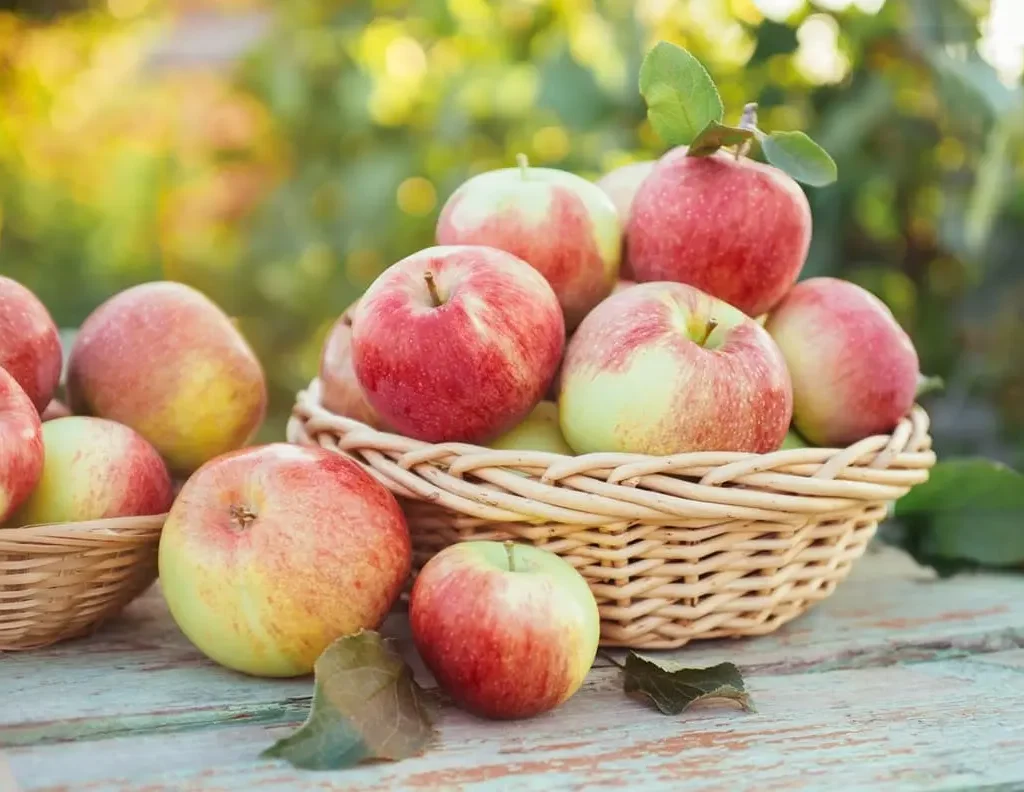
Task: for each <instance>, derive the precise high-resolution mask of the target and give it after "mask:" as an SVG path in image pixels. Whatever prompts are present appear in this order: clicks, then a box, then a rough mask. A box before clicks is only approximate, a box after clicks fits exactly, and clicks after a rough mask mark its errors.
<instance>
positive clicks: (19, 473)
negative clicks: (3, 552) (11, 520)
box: [0, 368, 43, 524]
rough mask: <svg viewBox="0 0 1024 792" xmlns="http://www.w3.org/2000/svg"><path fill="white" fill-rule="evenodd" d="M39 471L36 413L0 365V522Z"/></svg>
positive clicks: (23, 496)
mask: <svg viewBox="0 0 1024 792" xmlns="http://www.w3.org/2000/svg"><path fill="white" fill-rule="evenodd" d="M42 472H43V434H42V426H41V424H40V421H39V413H38V412H36V407H35V405H34V404H33V403H32V400H31V399H30V398H29V397H28V394H26V393H25V391H24V390H22V387H21V386H20V385H19V384H18V382H17V380H15V379H14V377H13V376H12V375H11V374H10V373H8V372H7V371H6V370H5V369H2V368H0V524H3V522H4V521H5V520H6V519H7V518H8V517H10V516H11V514H12V512H14V510H15V509H17V508H18V507H19V506H20V505H21V504H22V503H24V501H25V499H26V498H27V497H28V496H29V495H30V494H31V492H32V490H33V489H34V488H35V486H36V483H37V482H38V481H39V477H40V476H41V475H42Z"/></svg>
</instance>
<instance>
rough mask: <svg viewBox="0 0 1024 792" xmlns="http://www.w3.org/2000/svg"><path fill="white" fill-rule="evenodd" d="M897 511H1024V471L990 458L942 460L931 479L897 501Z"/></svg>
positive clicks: (936, 466) (917, 512)
mask: <svg viewBox="0 0 1024 792" xmlns="http://www.w3.org/2000/svg"><path fill="white" fill-rule="evenodd" d="M894 511H895V514H896V516H897V517H903V516H905V515H910V514H930V513H939V512H947V513H948V512H965V513H966V512H970V513H972V514H979V513H982V512H999V511H1021V512H1024V475H1022V474H1020V473H1019V472H1017V471H1016V470H1014V469H1013V468H1011V467H1007V466H1006V465H1003V464H1001V463H999V462H994V461H992V460H990V459H978V458H963V459H953V460H950V461H948V462H940V463H938V464H937V465H935V467H933V468H932V471H931V474H930V475H929V477H928V481H926V482H925V483H924V484H918V485H917V486H916V487H914V488H913V489H912V490H910V492H908V493H907V494H906V495H904V496H903V497H902V498H900V499H899V500H898V501H896V505H895V510H894ZM965 530H968V528H967V527H965ZM1021 532H1022V533H1024V526H1022V528H1021Z"/></svg>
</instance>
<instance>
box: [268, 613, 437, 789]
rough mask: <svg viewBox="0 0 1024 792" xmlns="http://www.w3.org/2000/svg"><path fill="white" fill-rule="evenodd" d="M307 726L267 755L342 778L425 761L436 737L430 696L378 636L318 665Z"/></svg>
mask: <svg viewBox="0 0 1024 792" xmlns="http://www.w3.org/2000/svg"><path fill="white" fill-rule="evenodd" d="M313 670H314V673H315V680H316V681H315V688H314V691H313V704H312V706H311V707H310V711H309V717H307V718H306V722H305V723H303V724H302V726H300V727H299V729H298V730H297V731H296V732H295V733H294V734H291V735H289V736H288V737H285V738H283V739H281V740H278V741H277V742H276V743H275V744H274V745H272V746H271V747H270V748H267V749H266V750H265V751H263V753H262V754H261V756H262V757H265V758H274V759H284V760H286V761H288V762H290V763H291V764H292V765H293V766H295V767H298V768H301V769H304V770H340V769H343V768H346V767H351V766H353V765H355V764H358V763H359V762H362V761H367V760H373V759H390V760H398V759H404V758H406V757H409V756H414V755H416V754H418V753H420V752H421V751H422V750H423V749H424V748H426V747H427V745H429V743H430V742H431V740H432V739H433V737H434V727H433V725H432V724H431V721H430V717H429V715H428V713H427V709H426V705H425V702H424V693H423V690H422V689H421V688H420V687H419V685H417V684H416V681H415V679H413V675H412V671H411V670H410V669H409V666H408V665H406V663H405V662H404V661H403V660H402V658H401V657H400V656H399V655H398V653H397V652H396V651H395V650H394V648H393V647H392V646H391V644H390V642H389V641H387V640H386V639H384V638H382V637H381V636H380V634H379V633H376V632H373V631H369V630H361V631H360V632H358V633H355V634H354V635H347V636H345V637H343V638H339V639H337V640H336V641H334V642H333V643H332V644H331V645H330V646H328V647H327V648H326V649H325V650H324V651H323V653H322V654H321V655H320V657H319V658H317V661H316V664H315V666H314V669H313Z"/></svg>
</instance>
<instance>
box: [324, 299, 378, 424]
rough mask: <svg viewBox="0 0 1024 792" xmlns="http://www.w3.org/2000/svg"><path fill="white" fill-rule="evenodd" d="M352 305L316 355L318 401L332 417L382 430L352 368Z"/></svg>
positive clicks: (337, 322)
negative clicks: (319, 388) (358, 422)
mask: <svg viewBox="0 0 1024 792" xmlns="http://www.w3.org/2000/svg"><path fill="white" fill-rule="evenodd" d="M354 308H355V305H350V306H349V307H348V308H346V309H345V312H344V313H342V315H341V316H340V317H338V320H337V321H336V322H335V323H334V325H333V326H332V327H331V331H330V332H329V333H328V335H327V338H326V339H325V341H324V346H323V350H322V351H321V353H320V387H321V390H320V401H321V403H322V404H323V406H324V407H326V408H327V409H328V410H330V411H331V412H333V413H335V414H336V415H344V416H345V417H347V418H352V419H354V420H356V421H362V422H363V423H365V424H368V425H369V426H373V427H375V428H377V429H386V426H385V424H384V421H383V420H382V419H381V417H380V415H379V414H378V413H377V411H376V410H375V409H373V407H372V406H371V405H370V402H369V401H368V400H367V398H366V394H365V393H363V389H362V387H361V386H360V385H359V380H358V379H356V370H355V367H354V366H353V365H352V314H353V312H354Z"/></svg>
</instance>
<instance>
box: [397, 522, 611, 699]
mask: <svg viewBox="0 0 1024 792" xmlns="http://www.w3.org/2000/svg"><path fill="white" fill-rule="evenodd" d="M409 623H410V625H411V627H412V637H413V642H414V643H415V645H416V649H417V650H418V651H419V653H420V656H421V657H422V658H423V662H424V664H425V665H426V666H427V668H428V669H430V672H431V673H432V674H433V675H434V678H435V679H436V680H437V683H438V685H440V686H441V688H442V689H443V690H445V691H446V692H447V693H448V694H449V695H450V696H451V697H452V699H453V701H454V702H455V704H456V705H458V706H459V707H462V708H463V709H465V710H467V711H469V712H472V713H474V714H476V715H479V716H482V717H487V718H495V719H511V718H527V717H530V716H533V715H538V714H540V713H542V712H546V711H547V710H550V709H553V708H554V707H557V706H558V705H559V704H561V703H563V702H564V701H566V700H567V699H568V698H569V697H570V696H572V695H573V693H575V692H576V691H577V690H578V689H579V687H580V685H581V684H582V682H583V679H584V677H586V675H587V672H588V671H589V670H590V667H591V665H592V664H593V662H594V657H595V656H596V654H597V644H598V639H599V637H600V615H599V613H598V610H597V603H596V602H595V600H594V596H593V594H591V592H590V588H589V587H588V586H587V582H586V581H585V580H584V579H583V577H582V576H581V575H580V573H579V572H577V571H576V570H575V569H573V568H572V566H571V565H570V564H569V563H568V562H567V561H565V560H563V559H561V558H559V557H558V556H556V555H554V554H553V553H549V552H547V551H546V550H541V549H539V548H536V547H533V546H530V545H519V544H516V545H513V544H512V543H511V542H508V543H505V544H504V546H503V544H502V543H500V542H460V543H457V544H454V545H449V546H448V547H446V548H445V549H444V550H442V551H441V552H440V553H438V554H437V555H435V556H434V557H433V558H431V559H430V560H429V561H428V562H427V563H426V564H425V565H424V567H423V570H422V572H420V574H419V576H418V577H417V578H416V582H415V583H414V584H413V588H412V593H411V594H410V597H409Z"/></svg>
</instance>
